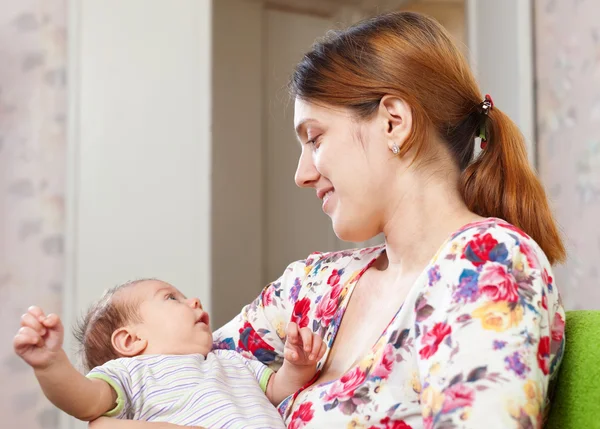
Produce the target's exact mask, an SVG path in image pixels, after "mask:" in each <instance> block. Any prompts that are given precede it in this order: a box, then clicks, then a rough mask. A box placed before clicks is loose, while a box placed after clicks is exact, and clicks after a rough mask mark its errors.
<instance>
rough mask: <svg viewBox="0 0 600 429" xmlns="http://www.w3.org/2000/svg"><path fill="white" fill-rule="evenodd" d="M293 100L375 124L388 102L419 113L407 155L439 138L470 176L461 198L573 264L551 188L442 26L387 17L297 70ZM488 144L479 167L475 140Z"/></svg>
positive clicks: (339, 38) (340, 38)
mask: <svg viewBox="0 0 600 429" xmlns="http://www.w3.org/2000/svg"><path fill="white" fill-rule="evenodd" d="M290 92H291V94H292V96H293V97H297V98H300V99H303V100H306V101H312V102H322V103H325V104H329V105H333V106H343V107H346V108H349V109H351V110H352V111H354V112H355V114H356V115H357V117H358V118H361V119H367V118H369V117H371V116H372V115H373V114H374V113H375V112H376V111H377V109H378V107H379V103H380V101H381V99H382V98H383V97H384V96H385V95H394V96H397V97H399V98H401V99H403V100H405V101H406V102H407V103H408V105H409V106H410V107H411V109H412V115H413V127H412V133H411V135H410V136H409V138H408V139H407V141H406V142H405V143H404V144H403V145H402V147H401V148H400V156H402V155H405V154H406V153H407V152H408V151H410V150H414V151H415V152H414V153H415V157H416V159H418V158H419V156H420V154H421V153H422V149H423V145H424V144H425V143H426V142H427V141H428V140H429V136H428V132H429V130H435V132H437V134H438V135H439V137H441V138H442V139H443V140H444V141H445V142H446V143H447V144H448V148H449V150H450V152H451V153H452V155H453V158H454V161H455V162H456V164H457V165H458V166H459V168H460V170H461V172H462V174H461V183H460V190H461V192H462V195H463V198H464V200H465V202H466V204H467V206H468V207H469V209H470V210H472V211H473V212H474V213H476V214H478V215H480V216H484V217H498V218H502V219H504V220H506V221H508V222H510V223H512V224H513V225H515V226H517V227H519V228H521V229H522V230H523V231H525V232H526V233H528V234H529V235H530V236H531V237H532V238H533V239H534V240H535V241H536V242H537V243H538V244H539V245H540V247H541V248H542V249H543V251H544V252H545V253H546V256H547V257H548V259H549V261H550V262H551V263H553V264H554V263H556V262H562V261H563V260H564V258H565V248H564V246H563V243H562V240H561V238H560V234H559V232H558V228H557V225H556V223H555V222H554V219H553V216H552V213H551V211H550V208H549V205H548V201H547V198H546V194H545V192H544V188H543V187H542V185H541V183H540V181H539V180H538V178H537V177H536V175H535V173H534V172H533V170H532V169H531V167H530V165H529V162H528V159H527V153H526V149H525V144H524V139H523V136H522V135H521V133H520V132H519V130H518V128H517V126H516V125H515V124H514V123H513V122H512V121H511V120H510V118H508V116H506V115H505V114H504V113H502V112H501V111H500V110H499V109H498V108H496V107H494V108H492V109H490V110H489V112H487V115H486V114H485V113H484V111H483V109H482V101H483V96H482V94H481V92H480V90H479V88H478V85H477V82H476V80H475V78H474V76H473V74H472V72H471V70H470V68H469V66H468V64H467V62H466V60H465V58H464V56H463V55H462V53H461V52H460V50H459V49H458V48H457V47H456V45H455V44H454V42H453V41H452V40H451V36H450V35H449V34H448V33H447V32H446V30H445V29H444V28H443V27H442V26H441V25H440V24H438V23H437V22H436V21H435V20H433V19H431V18H428V17H426V16H424V15H421V14H417V13H410V12H397V13H390V14H386V15H381V16H378V17H375V18H372V19H369V20H366V21H363V22H361V23H358V24H356V25H354V26H352V27H350V28H348V29H346V30H343V31H332V32H329V33H328V34H327V36H326V37H325V39H324V40H321V41H318V42H317V43H316V44H315V45H314V46H313V48H312V50H311V51H310V52H309V53H307V54H306V55H305V56H304V58H303V59H302V61H301V62H300V63H299V64H298V65H297V67H296V70H295V71H294V74H293V76H292V79H291V81H290ZM482 126H483V127H485V130H486V137H487V141H488V143H487V146H486V148H485V149H484V150H483V151H482V153H481V154H480V156H478V157H477V159H476V160H473V157H474V149H475V137H476V136H478V135H479V131H480V127H482Z"/></svg>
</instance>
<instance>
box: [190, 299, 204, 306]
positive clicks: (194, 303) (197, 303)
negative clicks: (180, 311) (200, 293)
mask: <svg viewBox="0 0 600 429" xmlns="http://www.w3.org/2000/svg"><path fill="white" fill-rule="evenodd" d="M188 305H189V306H190V307H192V308H194V309H196V308H202V303H201V302H200V300H199V299H198V298H189V299H188Z"/></svg>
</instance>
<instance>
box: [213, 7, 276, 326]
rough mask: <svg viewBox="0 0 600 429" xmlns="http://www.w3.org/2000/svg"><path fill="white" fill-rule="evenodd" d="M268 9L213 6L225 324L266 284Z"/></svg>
mask: <svg viewBox="0 0 600 429" xmlns="http://www.w3.org/2000/svg"><path fill="white" fill-rule="evenodd" d="M263 16H264V11H263V9H262V5H261V4H260V3H259V2H249V1H247V0H219V1H217V2H214V8H213V66H212V67H213V78H212V79H213V87H212V109H213V110H212V115H213V125H212V128H213V145H212V176H211V178H212V184H211V187H212V200H211V201H212V207H211V213H212V228H211V234H212V244H211V248H212V285H211V286H212V309H213V314H212V321H213V325H214V326H220V325H222V324H224V323H225V322H227V321H228V320H229V319H231V318H232V317H233V316H234V315H235V314H236V313H237V312H239V310H240V308H241V307H242V306H243V305H244V304H247V303H248V302H250V301H251V300H252V299H254V298H255V297H256V295H257V294H258V293H259V292H260V290H261V289H262V287H263V283H264V281H265V280H264V278H263V277H264V266H263V252H264V233H263V232H264V228H263V226H264V189H263V188H264V176H265V175H264V172H263V158H264V154H263V152H264V146H265V144H264V130H263V128H264V127H263V125H264V119H263V95H264V88H263V82H264V78H263V62H264V37H263V36H264V23H263Z"/></svg>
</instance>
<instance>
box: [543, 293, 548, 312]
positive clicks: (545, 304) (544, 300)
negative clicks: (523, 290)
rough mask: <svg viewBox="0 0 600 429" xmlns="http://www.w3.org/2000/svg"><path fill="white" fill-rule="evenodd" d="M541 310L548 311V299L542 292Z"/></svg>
mask: <svg viewBox="0 0 600 429" xmlns="http://www.w3.org/2000/svg"><path fill="white" fill-rule="evenodd" d="M542 308H543V309H544V310H548V297H547V296H546V294H545V293H544V292H542Z"/></svg>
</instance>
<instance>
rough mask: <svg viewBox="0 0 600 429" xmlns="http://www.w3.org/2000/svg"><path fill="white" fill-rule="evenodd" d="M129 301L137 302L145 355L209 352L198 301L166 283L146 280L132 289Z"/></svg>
mask: <svg viewBox="0 0 600 429" xmlns="http://www.w3.org/2000/svg"><path fill="white" fill-rule="evenodd" d="M129 293H131V294H132V295H133V296H131V297H130V298H131V299H135V300H137V302H139V303H140V304H139V315H140V316H141V320H142V323H139V324H137V325H136V331H137V333H138V335H139V337H140V338H143V339H144V340H147V341H148V346H147V348H146V350H144V354H175V355H182V354H193V353H201V354H203V355H204V356H206V354H207V353H208V352H210V351H211V349H212V342H213V337H212V332H211V330H210V321H209V317H208V313H207V312H206V311H204V310H203V309H202V304H201V303H200V300H199V299H197V298H186V297H185V296H184V295H183V294H182V293H181V292H179V290H177V289H176V288H174V287H173V286H171V285H170V284H168V283H164V282H161V281H158V280H148V281H144V282H140V283H138V284H136V285H135V286H133V287H132V288H131V290H130V292H129Z"/></svg>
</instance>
